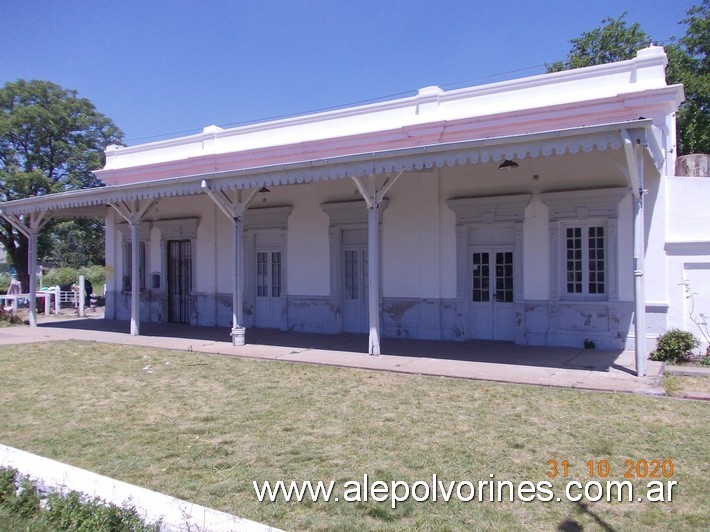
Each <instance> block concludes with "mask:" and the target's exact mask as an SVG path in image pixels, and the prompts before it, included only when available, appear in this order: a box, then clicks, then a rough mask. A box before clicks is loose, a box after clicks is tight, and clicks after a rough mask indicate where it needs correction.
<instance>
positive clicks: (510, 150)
mask: <svg viewBox="0 0 710 532" xmlns="http://www.w3.org/2000/svg"><path fill="white" fill-rule="evenodd" d="M651 125H652V121H651V120H648V119H643V120H634V121H627V122H617V123H612V124H603V125H597V126H582V127H576V128H571V129H561V130H552V131H545V132H540V133H528V134H521V135H508V136H503V137H494V138H487V139H482V140H475V141H459V142H451V143H446V144H434V145H424V146H416V147H411V148H400V149H394V150H383V151H379V152H371V153H359V154H354V155H346V156H339V157H333V158H326V159H311V160H307V161H297V162H293V163H288V164H282V165H271V166H263V167H254V168H245V169H242V170H231V171H226V172H212V173H202V174H197V175H190V176H184V177H176V178H169V179H161V180H156V181H148V182H141V183H131V184H127V185H114V186H107V187H100V188H93V189H84V190H75V191H70V192H63V193H59V194H50V195H47V196H39V197H33V198H25V199H21V200H15V201H9V202H6V203H3V204H1V206H0V212H4V213H6V214H27V213H30V212H38V211H46V210H51V211H54V210H61V209H67V208H78V207H86V206H96V205H105V204H107V203H113V202H117V201H121V200H123V201H131V200H140V199H150V198H153V199H155V198H164V197H175V196H187V195H196V194H201V193H202V188H201V182H202V180H203V179H209V180H210V183H211V185H212V188H213V190H229V189H248V188H254V187H261V186H270V185H273V186H275V185H288V184H300V183H310V182H317V181H321V180H335V179H344V178H348V177H358V176H363V175H371V174H376V175H382V174H387V173H395V172H399V171H400V170H403V169H404V170H405V171H412V170H422V169H432V168H442V167H445V166H449V167H450V166H455V165H466V164H477V163H487V162H489V161H496V162H498V161H501V160H504V159H525V158H527V157H531V158H536V157H540V156H543V157H549V156H552V155H564V154H567V153H570V154H575V153H580V152H585V153H589V152H591V151H594V150H597V151H607V150H618V149H620V148H621V147H622V145H623V142H622V139H621V135H620V133H619V132H620V131H621V130H627V131H629V132H631V131H634V132H636V131H641V132H643V131H644V130H645V129H646V128H648V127H650V126H651Z"/></svg>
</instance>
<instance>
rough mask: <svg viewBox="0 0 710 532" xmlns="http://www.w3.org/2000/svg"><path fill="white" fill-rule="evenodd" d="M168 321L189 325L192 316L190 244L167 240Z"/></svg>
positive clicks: (186, 241) (189, 242) (188, 241)
mask: <svg viewBox="0 0 710 532" xmlns="http://www.w3.org/2000/svg"><path fill="white" fill-rule="evenodd" d="M167 288H168V321H170V322H172V323H190V318H191V316H192V297H191V295H190V294H191V292H192V243H191V241H190V240H168V287H167Z"/></svg>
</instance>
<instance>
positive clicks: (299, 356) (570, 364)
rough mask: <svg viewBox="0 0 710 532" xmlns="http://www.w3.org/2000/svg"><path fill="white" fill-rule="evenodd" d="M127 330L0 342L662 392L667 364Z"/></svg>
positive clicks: (298, 336) (342, 339) (270, 334)
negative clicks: (75, 343)
mask: <svg viewBox="0 0 710 532" xmlns="http://www.w3.org/2000/svg"><path fill="white" fill-rule="evenodd" d="M128 331H129V324H128V322H125V321H115V320H104V319H101V318H100V317H99V315H94V317H89V318H74V319H68V318H65V317H50V318H47V317H42V318H40V320H39V327H37V328H36V329H32V328H30V327H6V328H3V329H0V345H12V344H23V343H28V342H44V341H57V340H88V341H97V342H109V343H118V344H127V345H139V346H146V347H156V348H163V349H175V350H181V351H199V352H204V353H209V354H220V355H231V356H242V357H249V358H261V359H270V360H279V361H288V362H297V363H309V364H328V365H334V366H343V367H352V368H363V369H370V370H378V371H394V372H400V373H412V374H422V375H438V376H444V377H456V378H465V379H481V380H490V381H499V382H511V383H520V384H534V385H544V386H557V387H567V388H581V389H588V390H600V391H609V392H628V393H642V394H648V395H664V392H663V390H662V389H661V388H660V387H659V385H660V382H661V377H662V375H663V364H662V363H659V362H653V361H651V360H648V361H647V363H646V370H647V375H646V376H645V377H641V378H639V377H636V376H635V369H634V363H635V361H634V353H633V352H631V351H608V350H596V349H592V350H587V349H582V348H564V347H532V346H520V345H515V344H514V343H512V342H494V341H477V340H469V341H464V342H447V341H430V340H411V339H399V338H383V339H382V355H380V356H370V355H367V354H366V353H367V344H368V339H367V336H366V335H357V334H334V335H326V334H308V333H297V332H290V331H278V330H271V329H248V330H247V333H246V341H247V345H245V346H240V347H235V346H232V344H231V339H230V336H229V332H230V330H229V329H228V328H221V327H220V328H214V327H197V326H189V325H181V324H158V323H144V324H141V336H131V335H130V334H128Z"/></svg>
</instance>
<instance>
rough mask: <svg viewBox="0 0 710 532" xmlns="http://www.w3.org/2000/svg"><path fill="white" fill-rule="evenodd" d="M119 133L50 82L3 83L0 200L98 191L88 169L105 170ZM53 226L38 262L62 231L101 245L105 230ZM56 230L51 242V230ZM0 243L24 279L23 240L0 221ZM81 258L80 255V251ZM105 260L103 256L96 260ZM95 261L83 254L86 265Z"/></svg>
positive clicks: (71, 93) (82, 100)
mask: <svg viewBox="0 0 710 532" xmlns="http://www.w3.org/2000/svg"><path fill="white" fill-rule="evenodd" d="M122 137H123V133H122V132H121V130H119V129H118V128H117V127H116V126H115V124H114V123H113V122H112V121H111V120H110V119H109V118H107V117H106V116H104V115H103V114H101V113H99V112H98V111H97V110H96V108H95V107H94V105H93V104H92V103H91V102H90V101H89V100H87V99H86V98H80V97H79V96H78V95H77V92H76V91H74V90H67V89H63V88H62V87H60V86H59V85H56V84H54V83H51V82H49V81H36V80H35V81H25V80H18V81H17V82H10V83H7V84H6V85H5V86H4V87H3V88H1V89H0V201H10V200H16V199H21V198H26V197H31V196H42V195H45V194H52V193H56V192H64V191H68V190H73V189H78V188H87V187H96V186H100V185H101V183H100V182H99V181H98V180H97V179H96V177H95V176H94V174H92V173H91V171H92V170H96V169H98V168H100V167H101V166H102V165H103V162H104V159H103V157H104V153H103V152H104V149H105V147H106V146H107V145H109V144H118V143H120V142H121V139H122ZM66 224H67V222H61V223H59V224H58V223H57V222H55V223H53V224H52V226H48V227H47V229H45V231H44V234H45V235H44V236H43V238H41V240H40V257H43V256H44V255H45V254H46V253H47V250H48V249H50V244H51V243H52V241H54V242H57V241H59V240H62V239H61V238H59V237H58V236H56V235H61V231H70V232H77V231H78V232H79V233H81V232H82V231H83V232H84V235H83V238H90V239H93V240H96V239H98V240H99V241H100V240H102V238H103V236H102V234H103V226H102V225H99V226H97V225H96V223H93V224H92V223H91V222H84V223H83V224H82V223H75V222H71V223H70V225H71V224H74V225H75V226H76V227H77V228H78V229H75V230H74V229H69V228H68V227H67V225H66ZM55 229H56V231H57V233H56V234H55V237H53V236H52V235H53V231H55ZM0 243H2V245H3V246H4V247H5V249H6V250H7V253H8V255H9V257H10V259H11V261H12V263H13V265H14V266H15V269H16V270H17V273H18V276H19V277H20V279H22V280H25V279H26V276H27V245H28V244H27V239H26V238H25V237H24V236H23V235H21V234H20V233H18V232H17V231H16V230H14V229H13V228H12V226H11V225H10V224H9V223H7V222H6V221H4V220H0ZM100 247H101V249H103V247H102V246H100ZM82 253H83V252H82ZM102 257H103V251H101V254H100V256H99V259H100V258H102ZM92 258H95V256H92V255H84V260H86V261H88V260H91V259H92Z"/></svg>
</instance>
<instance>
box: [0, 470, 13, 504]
mask: <svg viewBox="0 0 710 532" xmlns="http://www.w3.org/2000/svg"><path fill="white" fill-rule="evenodd" d="M16 474H17V471H16V470H14V469H12V468H8V467H3V468H2V469H0V504H2V503H3V502H4V501H5V500H6V499H7V498H9V497H14V495H15V489H16V488H15V475H16Z"/></svg>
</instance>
